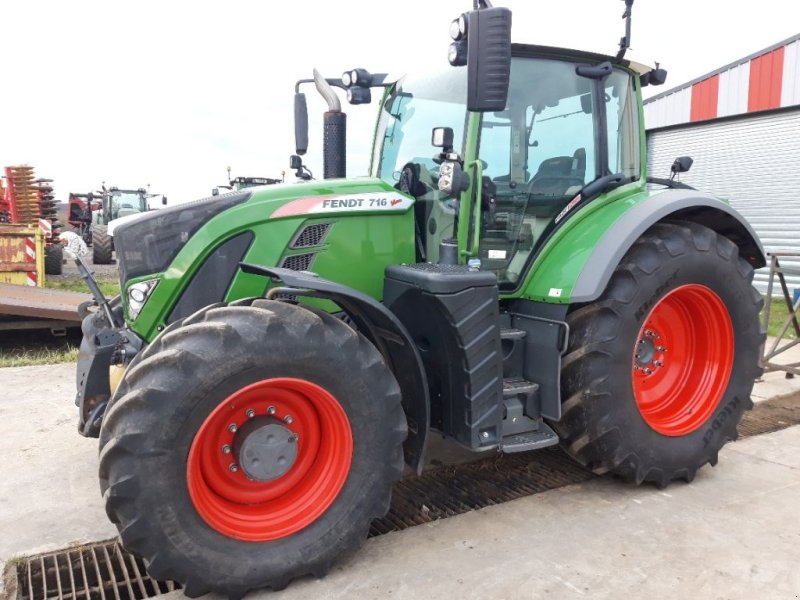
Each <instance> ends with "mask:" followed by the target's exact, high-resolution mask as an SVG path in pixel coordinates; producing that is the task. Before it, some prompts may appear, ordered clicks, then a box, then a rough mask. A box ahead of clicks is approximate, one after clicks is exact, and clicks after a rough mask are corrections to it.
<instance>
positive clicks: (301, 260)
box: [279, 252, 316, 271]
mask: <svg viewBox="0 0 800 600" xmlns="http://www.w3.org/2000/svg"><path fill="white" fill-rule="evenodd" d="M315 256H316V254H315V253H313V252H310V253H308V254H294V255H292V256H284V257H283V260H281V264H280V265H279V266H280V267H282V268H284V269H291V270H292V271H308V270H309V269H310V268H311V263H312V262H314V257H315Z"/></svg>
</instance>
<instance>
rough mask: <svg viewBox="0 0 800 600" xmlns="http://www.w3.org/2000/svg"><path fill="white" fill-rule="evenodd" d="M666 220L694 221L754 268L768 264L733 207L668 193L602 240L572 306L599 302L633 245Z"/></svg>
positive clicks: (634, 211)
mask: <svg viewBox="0 0 800 600" xmlns="http://www.w3.org/2000/svg"><path fill="white" fill-rule="evenodd" d="M665 219H675V220H682V221H692V222H695V223H699V224H701V225H705V226H706V227H708V228H710V229H713V230H714V231H716V232H717V233H719V234H721V235H723V236H725V237H728V238H730V239H731V241H732V242H733V243H735V244H736V245H737V246H739V253H740V254H741V256H742V257H743V258H744V259H745V260H747V261H748V262H749V263H750V264H751V265H752V266H753V268H759V267H763V266H764V265H765V264H766V259H765V254H764V249H763V247H762V246H761V242H760V241H759V239H758V236H757V235H756V232H755V231H754V230H753V228H752V227H751V226H750V224H749V223H748V222H747V221H745V220H744V218H743V217H742V216H741V215H740V214H739V213H738V212H737V211H736V210H735V209H733V208H732V207H731V206H730V205H729V204H725V203H724V202H721V201H720V200H718V199H717V198H715V197H714V196H712V195H710V194H705V193H703V192H698V191H697V190H683V189H675V190H667V191H665V192H662V193H660V194H658V195H656V196H652V197H650V198H649V199H648V200H646V201H644V202H640V203H639V204H636V205H634V206H633V208H631V209H630V210H629V211H627V212H626V213H625V214H623V215H622V216H621V217H620V218H619V219H617V221H616V222H615V223H614V224H613V225H612V226H611V227H610V228H609V229H608V230H607V231H606V233H605V235H604V236H603V237H602V238H600V241H599V242H598V244H597V246H595V250H594V252H593V253H592V255H591V256H590V257H589V260H587V261H586V264H585V265H584V267H583V270H581V273H580V275H579V276H578V279H577V280H576V281H575V286H574V287H573V288H572V295H571V297H570V299H571V300H572V302H589V301H591V300H595V299H596V298H598V297H599V296H600V294H602V293H603V290H605V289H606V285H608V282H609V281H610V279H611V275H612V274H613V272H614V269H616V268H617V265H618V264H619V262H620V260H622V257H623V256H624V255H625V253H626V252H627V251H628V250H629V249H630V247H631V246H632V245H633V243H634V242H635V241H636V240H637V239H638V238H639V237H640V236H641V235H642V234H643V233H644V232H645V231H647V230H648V229H649V228H650V227H651V226H653V225H655V224H656V223H658V222H659V221H663V220H665Z"/></svg>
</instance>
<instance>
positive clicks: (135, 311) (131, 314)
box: [128, 279, 158, 319]
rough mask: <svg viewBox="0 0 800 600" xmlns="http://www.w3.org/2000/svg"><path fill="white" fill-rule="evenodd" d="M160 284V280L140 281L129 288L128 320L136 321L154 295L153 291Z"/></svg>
mask: <svg viewBox="0 0 800 600" xmlns="http://www.w3.org/2000/svg"><path fill="white" fill-rule="evenodd" d="M157 283H158V279H148V280H147V281H140V282H139V283H134V284H133V285H131V286H130V287H129V288H128V318H130V319H135V318H136V317H138V316H139V313H140V312H141V310H142V307H143V306H144V303H145V302H147V299H148V298H149V297H150V294H152V293H153V290H154V289H155V287H156V284H157Z"/></svg>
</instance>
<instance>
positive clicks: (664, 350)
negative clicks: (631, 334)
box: [656, 346, 667, 352]
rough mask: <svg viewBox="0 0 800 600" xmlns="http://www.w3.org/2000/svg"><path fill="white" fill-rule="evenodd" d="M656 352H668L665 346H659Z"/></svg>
mask: <svg viewBox="0 0 800 600" xmlns="http://www.w3.org/2000/svg"><path fill="white" fill-rule="evenodd" d="M656 350H658V351H659V352H666V351H667V349H666V348H664V346H659V347H658V348H656Z"/></svg>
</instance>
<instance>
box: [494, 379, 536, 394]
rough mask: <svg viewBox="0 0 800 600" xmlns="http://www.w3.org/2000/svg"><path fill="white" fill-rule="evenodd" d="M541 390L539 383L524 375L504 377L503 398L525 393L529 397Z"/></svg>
mask: <svg viewBox="0 0 800 600" xmlns="http://www.w3.org/2000/svg"><path fill="white" fill-rule="evenodd" d="M537 391H539V384H538V383H533V382H532V381H528V380H527V379H523V378H522V377H506V378H505V379H503V398H510V397H513V396H519V395H521V394H524V395H525V397H526V398H527V397H529V396H531V395H533V394H535V393H536V392H537Z"/></svg>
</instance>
